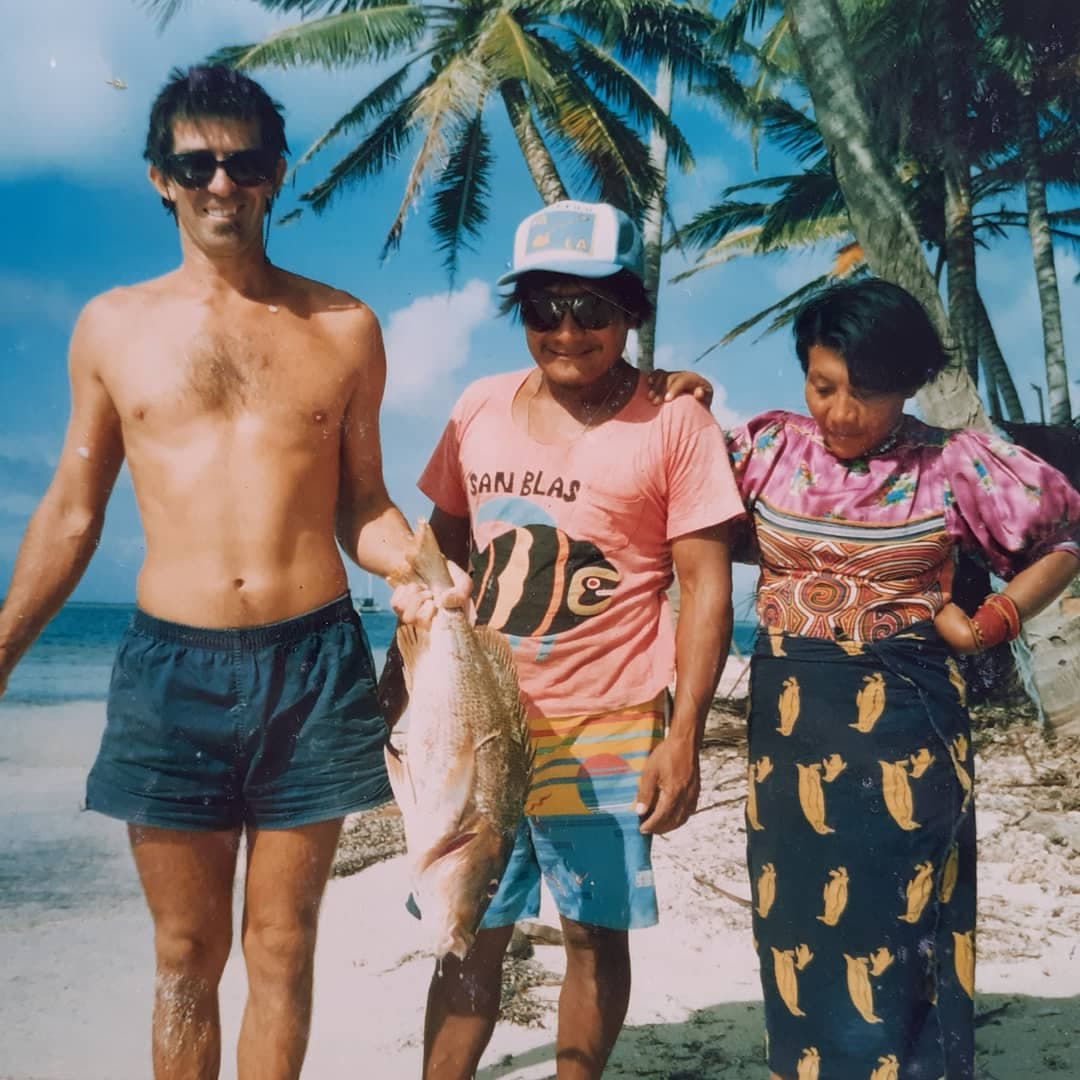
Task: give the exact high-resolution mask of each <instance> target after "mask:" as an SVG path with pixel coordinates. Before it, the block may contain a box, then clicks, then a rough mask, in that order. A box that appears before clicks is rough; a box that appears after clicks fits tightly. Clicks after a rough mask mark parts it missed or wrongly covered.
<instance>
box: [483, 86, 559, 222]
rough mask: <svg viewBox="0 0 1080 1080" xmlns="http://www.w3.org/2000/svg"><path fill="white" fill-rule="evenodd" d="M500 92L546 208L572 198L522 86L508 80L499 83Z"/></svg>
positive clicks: (526, 162) (530, 173) (533, 180)
mask: <svg viewBox="0 0 1080 1080" xmlns="http://www.w3.org/2000/svg"><path fill="white" fill-rule="evenodd" d="M499 93H500V94H501V95H502V99H503V104H504V105H505V106H506V114H507V116H509V117H510V124H511V126H512V127H513V129H514V134H515V135H516V136H517V141H518V146H519V147H520V148H521V154H522V157H524V159H525V164H526V166H527V167H528V170H529V175H530V176H531V177H532V182H533V183H534V184H535V185H536V190H537V191H538V192H539V193H540V198H541V199H543V201H544V205H545V206H549V205H550V204H551V203H553V202H559V201H560V200H562V199H568V198H569V197H570V196H569V195H568V194H567V192H566V188H565V187H564V186H563V182H562V178H561V177H560V176H559V170H558V169H557V168H556V167H555V162H554V160H553V159H552V157H551V152H550V151H549V150H548V148H547V144H546V143H545V142H544V139H543V136H542V135H541V134H540V130H539V129H538V128H537V126H536V122H535V121H534V120H533V115H532V110H531V109H530V108H529V103H528V101H526V99H525V95H524V93H522V90H521V87H520V86H519V85H518V84H517V83H516V82H510V81H507V82H504V83H500V84H499Z"/></svg>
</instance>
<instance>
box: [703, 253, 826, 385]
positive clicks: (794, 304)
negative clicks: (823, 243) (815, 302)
mask: <svg viewBox="0 0 1080 1080" xmlns="http://www.w3.org/2000/svg"><path fill="white" fill-rule="evenodd" d="M834 280H835V279H834V277H833V275H832V273H825V274H822V275H821V276H820V277H816V278H814V279H813V280H812V281H808V282H807V283H806V284H805V285H802V286H800V287H799V288H798V289H796V290H795V291H794V292H791V293H788V295H787V296H785V297H783V298H781V299H780V300H777V302H776V303H775V304H770V305H769V306H768V307H767V308H764V309H763V310H761V311H759V312H757V313H756V314H754V315H751V316H750V317H749V318H747V319H743V321H742V322H740V323H738V324H737V325H736V326H733V327H732V328H731V329H730V330H729V331H728V332H727V333H726V334H725V335H724V336H723V337H722V338H721V339H720V340H719V341H715V342H713V344H712V345H710V346H709V347H708V348H707V349H705V351H704V352H702V353H699V354H698V355H697V356H695V357H694V363H695V364H696V363H697V362H698V361H700V360H704V359H705V357H706V356H708V355H709V353H711V352H714V351H715V350H716V349H722V348H723V347H724V346H725V345H730V344H731V343H732V342H733V341H734V340H735V339H736V338H737V337H741V336H742V335H743V334H745V333H746V332H747V331H748V330H752V329H753V328H754V327H755V326H757V325H758V324H759V323H761V322H764V321H765V320H766V319H768V318H770V317H772V321H771V322H770V324H769V325H768V326H767V327H766V328H765V331H764V333H763V334H762V335H761V337H767V336H768V335H769V334H771V333H773V332H774V331H776V330H778V329H779V328H780V327H781V326H784V325H785V324H787V323H789V322H790V321H791V319H792V317H793V316H794V314H795V312H796V311H797V310H798V309H799V307H800V306H801V305H802V302H803V301H804V300H806V299H807V298H808V297H810V296H812V295H813V294H814V293H816V292H819V291H820V290H821V289H823V288H825V287H826V286H828V285H830V284H831V283H832V282H833V281H834ZM758 340H759V341H760V340H761V338H758Z"/></svg>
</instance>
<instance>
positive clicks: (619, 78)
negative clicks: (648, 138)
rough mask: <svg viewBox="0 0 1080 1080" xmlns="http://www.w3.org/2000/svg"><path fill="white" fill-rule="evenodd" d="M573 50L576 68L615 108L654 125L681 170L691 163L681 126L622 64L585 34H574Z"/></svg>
mask: <svg viewBox="0 0 1080 1080" xmlns="http://www.w3.org/2000/svg"><path fill="white" fill-rule="evenodd" d="M574 44H575V47H574V51H573V58H574V64H575V67H576V68H577V70H578V71H579V72H580V73H581V74H582V75H583V76H584V77H585V78H586V79H587V80H588V82H589V84H590V85H591V86H594V87H596V89H597V90H598V91H599V92H600V93H601V94H603V96H604V98H605V99H606V100H607V101H608V102H609V103H610V104H612V105H614V106H615V107H616V108H618V109H622V110H623V111H624V112H626V113H628V114H629V115H630V116H631V117H633V118H634V119H635V120H636V121H638V122H639V123H641V124H644V125H646V126H648V127H652V128H655V130H657V131H658V132H659V133H660V134H661V135H662V136H663V138H664V139H665V141H666V142H667V147H668V154H669V156H670V158H671V160H672V161H674V162H675V164H676V165H677V166H678V167H679V168H680V169H682V170H683V171H684V172H687V171H689V170H690V169H691V168H693V165H694V154H693V151H692V150H691V149H690V144H689V143H688V142H687V140H686V136H685V135H683V133H682V130H681V129H680V128H679V127H678V126H677V125H676V124H675V123H674V122H673V121H672V119H671V117H670V116H669V115H668V114H667V113H666V112H665V111H664V110H663V109H661V108H660V107H659V106H658V105H657V104H656V101H655V100H654V98H653V96H652V94H650V93H649V91H648V90H647V89H646V88H645V87H644V86H643V85H642V84H641V83H640V82H639V81H638V80H637V79H636V78H635V77H634V76H633V75H631V74H630V72H629V71H627V70H626V69H625V68H624V67H622V65H620V64H617V63H615V62H614V61H612V59H611V57H609V56H608V55H607V54H606V53H604V52H603V51H602V50H601V49H598V48H597V47H596V46H595V45H593V44H592V43H591V42H589V41H586V40H585V39H584V38H580V37H579V38H577V40H576V41H575V43H574Z"/></svg>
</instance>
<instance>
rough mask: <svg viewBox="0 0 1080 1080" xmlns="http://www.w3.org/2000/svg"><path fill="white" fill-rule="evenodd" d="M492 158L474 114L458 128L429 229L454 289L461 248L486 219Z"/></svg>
mask: <svg viewBox="0 0 1080 1080" xmlns="http://www.w3.org/2000/svg"><path fill="white" fill-rule="evenodd" d="M493 162H494V155H493V154H492V152H491V139H490V137H489V135H488V133H487V131H486V129H485V128H484V123H483V117H482V114H481V113H480V112H477V113H476V114H475V115H474V116H473V117H472V118H471V119H470V120H469V121H468V123H466V124H465V126H464V127H463V128H462V129H461V132H460V133H459V136H458V139H457V141H456V143H455V144H454V146H453V148H452V150H451V152H450V156H449V157H448V158H447V161H446V167H445V168H444V169H443V171H442V173H440V175H439V184H438V187H437V188H436V190H435V193H434V196H433V198H432V211H431V227H432V229H433V231H434V233H435V236H436V238H437V241H438V245H439V250H440V251H442V252H443V253H444V255H445V258H444V260H443V266H444V267H445V268H446V272H447V274H448V275H449V277H450V287H451V288H453V286H454V280H455V278H456V277H457V272H458V259H459V256H460V254H461V249H462V248H463V247H467V246H468V239H469V238H475V237H477V236H479V235H480V230H481V228H482V227H483V225H484V224H485V223H486V222H487V219H488V196H489V194H490V190H491V187H490V177H491V167H492V164H493Z"/></svg>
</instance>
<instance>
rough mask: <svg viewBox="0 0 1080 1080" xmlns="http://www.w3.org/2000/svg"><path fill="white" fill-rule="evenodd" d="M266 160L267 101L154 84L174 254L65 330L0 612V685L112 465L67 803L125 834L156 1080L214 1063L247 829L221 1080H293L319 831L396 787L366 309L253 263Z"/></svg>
mask: <svg viewBox="0 0 1080 1080" xmlns="http://www.w3.org/2000/svg"><path fill="white" fill-rule="evenodd" d="M286 149H287V147H286V144H285V136H284V125H283V122H282V118H281V115H280V112H279V110H278V107H277V106H276V105H275V104H274V103H273V102H272V101H271V99H270V98H269V97H268V96H267V95H266V93H265V91H264V90H263V89H262V88H261V87H259V86H258V85H257V84H256V83H254V82H252V81H251V80H249V79H247V78H245V77H243V76H241V75H238V74H235V73H233V72H230V71H228V70H225V69H221V68H194V69H192V70H190V71H189V72H179V71H176V72H174V73H173V76H172V79H171V81H170V82H169V83H168V85H167V86H166V87H165V88H164V89H163V91H162V92H161V94H160V95H159V97H158V99H157V100H156V102H155V103H154V106H153V110H152V113H151V118H150V128H149V135H148V138H147V144H146V157H147V159H148V160H149V162H150V168H149V175H150V181H151V183H152V184H153V185H154V187H155V188H156V189H157V191H158V192H159V193H160V195H161V198H162V200H163V201H164V203H165V205H166V207H167V208H168V209H169V210H170V211H171V213H172V214H173V215H174V217H175V219H176V223H177V226H178V228H179V237H180V247H181V251H182V256H183V258H182V262H181V265H180V267H179V269H177V270H174V271H173V272H172V273H169V274H166V275H165V276H164V277H160V278H155V279H154V280H151V281H147V282H144V283H142V284H139V285H135V286H132V287H127V288H118V289H114V290H113V291H111V292H108V293H105V294H104V295H102V296H99V297H97V298H96V299H94V300H92V301H91V302H90V303H89V304H88V305H87V306H86V309H85V310H84V311H83V312H82V314H81V316H80V317H79V320H78V323H77V325H76V327H75V331H74V336H73V338H72V342H71V352H70V376H71V394H72V402H71V418H70V423H69V427H68V431H67V435H66V440H65V443H64V447H63V451H62V454H61V457H60V462H59V465H58V466H57V469H56V474H55V476H54V478H53V480H52V483H51V485H50V487H49V489H48V492H47V493H46V495H45V496H44V498H43V500H42V502H41V504H40V506H39V507H38V509H37V511H36V512H35V514H34V515H33V518H32V519H31V521H30V524H29V527H28V529H27V533H26V536H25V538H24V540H23V544H22V547H21V549H20V551H19V555H18V559H17V561H16V564H15V570H14V574H13V577H12V581H11V583H10V587H9V589H8V592H7V600H6V602H5V604H4V607H3V610H2V612H0V692H2V690H3V688H4V685H5V684H6V681H7V677H8V675H9V673H10V672H11V670H12V668H13V667H14V665H15V663H16V662H17V661H18V659H19V657H20V656H21V655H22V654H23V653H24V652H25V651H26V649H27V648H28V647H29V646H30V644H31V642H32V641H33V640H34V638H35V637H36V635H37V634H38V633H39V632H40V630H41V629H42V627H44V625H45V624H46V623H47V622H48V620H49V619H50V618H51V617H52V616H53V615H54V614H55V613H56V611H57V610H58V609H59V607H60V606H61V604H62V603H63V602H64V600H65V599H66V598H67V597H68V595H69V594H70V593H71V591H72V589H73V588H74V587H75V585H76V583H77V582H78V580H79V578H80V576H81V575H82V573H83V571H84V570H85V568H86V566H87V564H88V562H89V560H90V557H91V555H92V554H93V551H94V548H95V545H96V543H97V540H98V537H99V535H100V533H101V528H102V523H103V520H104V514H105V507H106V503H107V501H108V498H109V495H110V492H111V491H112V487H113V484H114V482H115V481H116V477H117V473H118V472H119V469H120V466H121V463H122V462H123V460H124V459H125V457H126V458H127V461H128V464H129V466H130V470H131V476H132V479H133V481H134V486H135V494H136V498H137V501H138V506H139V510H140V514H141V517H142V523H143V528H144V531H145V534H146V559H145V562H144V564H143V566H142V569H141V572H140V574H139V578H138V586H137V600H138V611H137V614H136V615H135V617H134V620H133V623H132V626H131V628H130V630H129V631H128V633H127V634H126V636H125V638H124V640H123V642H122V643H121V645H120V649H119V652H118V655H117V661H116V666H115V669H114V673H113V679H112V684H111V687H110V692H109V706H108V722H107V725H106V731H105V734H104V738H103V741H102V746H101V750H100V753H99V755H98V759H97V761H96V762H95V764H94V767H93V769H92V771H91V774H90V778H89V781H88V790H87V805H88V807H90V808H91V809H94V810H98V811H100V812H102V813H105V814H108V815H110V816H113V817H118V818H121V819H122V820H125V821H127V822H128V823H129V826H128V827H129V834H130V839H131V845H132V850H133V852H134V857H135V864H136V867H137V869H138V873H139V876H140V878H141V881H142V885H143V888H144V891H145V894H146V899H147V903H148V905H149V907H150V912H151V914H152V916H153V921H154V944H155V952H156V967H157V978H156V983H155V1001H154V1017H153V1064H154V1075H155V1077H157V1078H158V1080H166V1078H169V1080H171V1078H183V1080H190V1078H200V1080H201V1078H212V1077H216V1076H217V1075H218V1068H219V1059H220V1050H221V1046H220V1041H221V1040H220V1028H219V1021H218V1000H217V988H218V982H219V979H220V976H221V973H222V969H223V968H224V965H225V961H226V958H227V956H228V954H229V950H230V947H231V938H232V905H231V896H232V889H233V880H234V875H235V870H236V861H237V852H238V848H239V841H240V835H241V833H242V832H244V831H245V830H246V831H247V875H246V889H245V897H244V916H243V926H242V938H243V940H242V946H243V952H244V959H245V962H246V965H247V973H248V984H249V996H248V1001H247V1008H246V1010H245V1013H244V1019H243V1025H242V1028H241V1032H240V1040H239V1047H238V1061H239V1076H240V1077H241V1078H242V1080H278V1078H286V1077H296V1076H298V1075H299V1073H300V1067H301V1063H302V1060H303V1057H304V1052H305V1049H306V1044H307V1036H308V1027H309V1019H310V1013H311V989H312V960H313V953H314V946H315V929H316V918H317V912H318V908H319V902H320V898H321V895H322V891H323V887H324V884H325V881H326V878H327V875H328V872H329V867H330V864H331V860H332V858H333V854H334V849H335V845H336V841H337V838H338V832H339V829H340V825H341V819H342V817H343V816H344V815H345V814H346V813H349V812H351V811H354V810H358V809H361V808H364V807H370V806H374V805H377V804H379V803H381V802H383V801H386V800H387V799H389V797H390V792H389V786H388V784H387V781H386V775H385V766H384V763H383V749H382V747H383V743H384V741H385V725H384V722H383V720H382V717H381V715H380V710H379V707H378V703H377V700H376V695H375V686H374V681H373V679H374V672H373V670H372V662H371V652H370V649H369V647H368V644H367V641H366V638H365V636H364V633H363V630H362V629H361V626H360V622H359V619H358V617H357V615H356V613H355V611H354V609H353V605H352V603H351V601H350V599H349V596H348V592H347V580H346V574H345V567H344V565H343V562H342V559H341V556H340V553H339V550H338V545H337V543H336V542H335V541H340V543H341V546H342V547H343V548H344V550H345V552H346V553H347V554H348V555H349V556H350V557H351V558H353V559H355V560H356V562H357V563H359V564H360V565H361V566H362V567H364V568H365V569H367V570H369V571H371V572H372V573H376V574H380V575H384V576H385V575H386V574H387V573H388V572H389V571H390V570H391V569H393V568H394V566H395V565H397V563H398V561H399V559H400V552H401V549H402V547H403V545H404V544H405V543H406V542H407V540H408V538H409V535H410V533H409V529H408V526H407V525H406V523H405V521H404V519H403V518H402V516H401V514H400V513H399V511H398V509H397V508H396V507H395V506H394V504H393V503H392V502H391V501H390V498H389V496H388V495H387V492H386V488H385V486H384V483H383V476H382V461H381V455H380V447H379V404H380V400H381V398H382V392H383V384H384V379H385V358H384V354H383V345H382V340H381V335H380V331H379V324H378V322H377V320H376V318H375V316H374V315H373V314H372V312H371V311H370V310H369V309H368V308H367V307H365V306H364V304H362V303H361V302H360V301H358V300H356V299H354V298H353V297H351V296H349V295H348V294H346V293H344V292H340V291H339V290H336V289H332V288H330V287H329V286H327V285H323V284H320V283H318V282H315V281H309V280H307V279H305V278H301V277H298V276H297V275H295V274H291V273H288V272H287V271H285V270H282V269H279V268H278V267H276V266H274V265H272V264H271V263H270V262H269V261H268V260H267V258H266V255H265V252H264V245H263V239H262V229H263V222H264V219H265V218H266V217H267V215H268V213H269V210H270V204H271V201H272V198H273V196H274V193H275V192H276V191H277V189H278V187H279V185H280V184H281V181H282V177H283V174H284V172H285V160H284V158H283V156H282V154H283V153H284V152H285V151H286Z"/></svg>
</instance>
